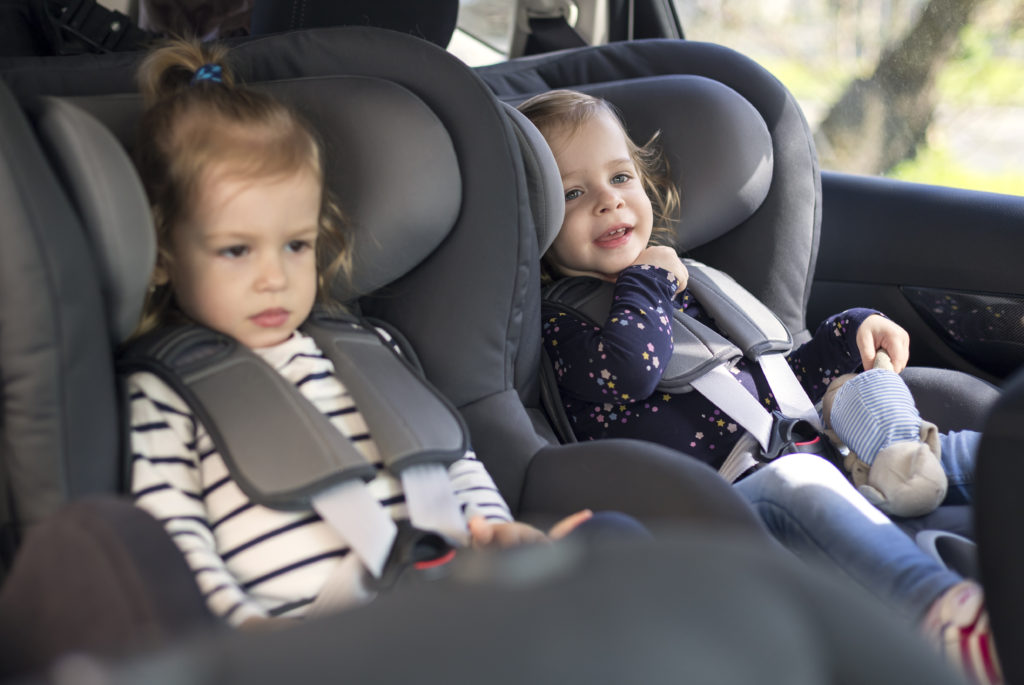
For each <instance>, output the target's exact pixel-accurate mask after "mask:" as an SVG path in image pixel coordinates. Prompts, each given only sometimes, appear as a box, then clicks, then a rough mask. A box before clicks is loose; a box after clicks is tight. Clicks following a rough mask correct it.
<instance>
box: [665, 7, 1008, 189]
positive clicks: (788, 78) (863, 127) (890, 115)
mask: <svg viewBox="0 0 1024 685" xmlns="http://www.w3.org/2000/svg"><path fill="white" fill-rule="evenodd" d="M674 1H675V3H676V9H677V12H678V14H679V17H680V21H681V23H682V24H683V28H684V31H685V34H686V37H687V38H689V39H692V40H708V41H712V42H717V43H722V44H724V45H727V46H729V47H732V48H735V49H737V50H739V51H741V52H743V53H744V54H746V55H748V56H750V57H752V58H753V59H755V60H757V61H758V62H759V63H761V64H762V65H763V66H765V67H766V68H767V69H768V70H769V71H771V72H772V73H774V74H775V75H776V76H777V77H778V78H779V79H780V80H781V81H782V82H783V83H785V84H786V86H787V87H788V88H789V89H790V90H791V91H792V92H793V93H794V95H795V96H796V98H797V99H798V100H799V101H800V104H801V106H802V108H803V110H804V112H805V114H806V116H807V119H808V121H809V123H810V125H811V128H812V130H814V131H815V139H816V142H817V145H818V153H819V156H820V158H821V163H822V167H823V168H825V169H834V170H839V171H850V172H854V173H865V174H880V175H887V176H893V177H896V178H902V179H907V180H913V181H920V182H925V183H935V184H940V185H951V186H958V187H969V188H976V189H981V190H992V191H998V192H1005V193H1013V194H1024V88H1021V87H1020V84H1021V83H1024V3H1020V2H1012V1H1010V0H988V1H985V0H982V1H980V2H976V1H974V0H871V1H869V2H864V1H862V0H856V1H854V0H810V1H808V2H793V1H791V0H777V1H774V2H763V1H762V0H674Z"/></svg>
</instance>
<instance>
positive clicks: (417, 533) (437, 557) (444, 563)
mask: <svg viewBox="0 0 1024 685" xmlns="http://www.w3.org/2000/svg"><path fill="white" fill-rule="evenodd" d="M396 524H397V526H398V534H397V535H396V536H395V542H394V544H393V545H392V546H391V553H390V554H389V555H388V558H387V561H385V562H384V571H383V572H382V573H381V575H380V578H377V579H375V580H373V589H374V590H375V591H377V592H386V591H388V590H391V589H393V588H395V587H396V586H397V585H398V584H400V583H401V584H405V583H409V582H421V581H431V580H437V579H439V578H443V577H444V576H446V575H447V574H448V564H449V562H451V561H452V560H453V559H455V554H456V549H455V548H454V547H452V546H451V545H450V544H448V542H447V541H446V540H445V539H444V538H443V537H441V536H440V535H438V534H437V533H431V532H427V531H424V530H420V529H419V528H416V527H414V526H413V525H412V523H410V522H409V521H408V520H403V521H397V522H396Z"/></svg>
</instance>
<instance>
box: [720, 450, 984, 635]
mask: <svg viewBox="0 0 1024 685" xmlns="http://www.w3.org/2000/svg"><path fill="white" fill-rule="evenodd" d="M972 436H974V437H972ZM947 445H948V447H947ZM976 446H977V434H976V433H973V434H972V433H969V432H964V433H951V434H950V435H949V436H942V461H943V466H944V468H945V470H946V471H947V473H948V475H949V478H950V491H951V494H950V495H947V500H948V499H950V497H954V498H955V497H961V496H967V497H968V498H969V496H970V484H971V479H972V475H971V474H973V472H974V467H973V465H974V449H975V448H976ZM954 483H955V487H954ZM735 488H736V489H737V490H738V491H739V493H740V494H741V495H743V497H744V498H745V499H746V500H747V501H749V502H750V503H751V504H752V505H753V507H754V509H755V510H756V511H757V512H758V514H759V515H760V516H761V518H762V520H764V522H765V524H766V526H767V527H768V530H769V532H771V534H772V535H773V536H774V537H775V538H776V539H778V540H779V541H780V542H781V543H782V544H783V545H784V546H786V547H787V548H789V549H790V550H791V551H792V552H794V553H795V554H796V555H797V556H799V557H801V558H804V559H807V560H810V561H814V562H819V563H820V562H825V563H828V564H831V565H832V566H834V567H836V568H837V569H839V570H840V571H842V572H843V573H845V574H846V575H848V576H849V577H850V578H851V579H853V580H854V581H855V582H857V583H858V584H860V585H861V586H863V587H864V588H865V589H867V590H868V591H869V592H871V593H872V594H874V595H875V596H877V597H879V598H880V599H881V600H882V601H883V602H885V603H887V604H890V605H894V606H896V607H897V608H898V609H901V611H902V613H905V614H906V615H907V616H909V617H912V618H915V619H917V618H920V617H922V616H923V615H924V613H925V612H926V611H927V610H928V608H929V607H930V606H931V605H932V602H934V601H935V600H936V599H937V598H938V597H939V596H940V595H941V594H942V593H943V592H945V591H946V590H948V589H949V588H950V587H952V586H953V585H954V584H956V583H958V582H959V581H960V580H961V579H960V577H959V576H958V575H956V574H955V573H953V572H952V571H950V570H949V569H947V568H946V567H945V566H943V565H942V564H940V563H939V562H938V561H936V560H935V559H933V558H932V557H931V556H929V555H928V554H926V553H925V552H924V551H923V550H921V548H919V547H918V546H917V544H916V543H915V542H914V541H913V540H912V539H911V538H910V537H908V536H907V534H906V533H904V532H903V531H902V530H900V529H899V528H898V527H897V526H896V524H894V523H893V522H892V521H891V520H890V519H889V518H888V517H887V516H886V515H885V514H883V513H882V512H881V511H879V510H878V509H876V508H875V507H874V506H873V505H872V504H871V503H870V502H868V501H867V500H866V499H864V497H863V496H861V494H860V493H859V492H857V490H856V489H855V488H854V487H853V485H851V484H850V482H849V481H848V480H847V479H846V476H844V475H843V474H842V473H841V472H840V471H839V470H838V469H837V468H835V467H834V466H833V465H832V464H830V463H829V462H827V461H825V460H824V459H822V458H821V457H818V456H815V455H811V454H790V455H786V456H784V457H779V458H778V459H776V460H774V461H772V462H771V463H770V464H768V465H767V466H765V467H764V468H762V469H760V470H759V471H756V472H754V473H753V474H751V475H750V476H747V477H746V478H744V479H743V480H741V481H739V482H738V483H736V485H735ZM954 489H955V492H954Z"/></svg>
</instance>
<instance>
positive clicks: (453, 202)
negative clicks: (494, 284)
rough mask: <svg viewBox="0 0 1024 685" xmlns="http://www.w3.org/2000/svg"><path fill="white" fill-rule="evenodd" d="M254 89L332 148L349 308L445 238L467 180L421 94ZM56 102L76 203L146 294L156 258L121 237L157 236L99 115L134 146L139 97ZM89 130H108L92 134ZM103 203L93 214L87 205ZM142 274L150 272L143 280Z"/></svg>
mask: <svg viewBox="0 0 1024 685" xmlns="http://www.w3.org/2000/svg"><path fill="white" fill-rule="evenodd" d="M253 87H254V88H261V89H265V90H268V91H270V92H271V93H273V94H274V95H275V96H277V97H280V98H282V99H283V100H285V101H286V102H289V103H291V104H292V105H293V106H294V107H295V109H296V110H297V111H299V112H301V114H302V115H303V116H304V117H305V118H306V120H307V121H309V122H310V124H311V125H312V126H313V128H314V129H315V130H316V131H317V132H318V134H319V136H320V138H321V140H322V141H323V144H324V148H325V152H326V155H325V156H326V172H327V176H326V179H327V187H328V188H329V189H330V190H331V192H332V193H333V194H334V196H335V197H336V199H337V200H338V202H339V204H340V205H341V208H342V212H343V214H344V216H345V220H346V222H347V223H348V224H349V226H350V227H351V228H352V240H353V245H352V250H353V268H352V271H351V274H350V276H351V277H350V278H346V277H341V278H339V279H337V281H336V282H335V283H333V284H332V285H331V290H332V293H333V294H334V296H335V297H337V298H338V299H339V300H341V301H343V302H348V301H350V300H352V299H355V298H356V297H358V296H359V295H361V294H365V293H369V292H372V291H374V290H376V289H377V288H379V287H381V286H383V285H385V284H387V283H390V282H391V281H393V280H395V279H396V278H398V277H400V276H402V275H404V274H405V273H407V272H408V271H409V270H410V269H412V268H413V267H414V266H416V265H417V264H419V263H420V262H421V261H422V260H423V259H424V258H426V257H427V255H429V254H430V253H431V252H432V251H433V250H434V248H436V247H437V246H438V245H439V244H440V243H441V241H442V240H444V238H445V236H447V234H448V232H449V231H450V230H451V228H452V226H453V225H454V224H455V221H456V219H457V218H458V215H459V210H460V207H461V203H462V179H461V175H460V173H459V166H458V161H457V159H456V155H455V150H454V147H453V145H452V141H451V138H450V137H449V136H448V133H447V131H446V130H445V128H444V125H443V124H442V123H441V121H440V120H439V119H438V118H437V116H436V115H435V114H434V113H433V112H432V111H431V110H430V109H429V108H428V107H427V106H426V105H425V104H424V103H423V102H422V101H421V100H420V99H419V98H418V97H416V96H415V95H413V94H412V93H411V92H410V91H408V90H406V89H405V88H403V87H402V86H399V85H397V84H395V83H393V82H391V81H385V80H381V79H375V78H369V77H361V76H330V77H311V78H302V79H294V80H284V81H276V82H272V83H266V84H257V85H254V86H253ZM52 103H53V106H52V107H50V110H51V111H52V117H53V118H54V119H56V120H57V121H58V122H60V123H59V124H58V125H54V126H48V127H47V131H49V129H51V128H53V129H55V133H53V134H49V133H47V135H51V138H52V140H51V149H53V150H55V151H56V155H55V156H58V157H59V158H62V161H61V165H62V166H67V167H68V168H70V169H73V170H74V171H72V172H70V173H67V174H65V180H66V181H67V182H69V184H70V185H71V187H72V192H73V194H75V195H76V197H78V198H83V199H79V200H78V202H79V205H80V207H81V208H83V209H82V212H83V220H84V221H86V223H87V224H88V225H89V230H90V231H91V232H93V234H94V238H96V239H95V240H94V243H95V244H96V245H97V248H98V249H99V250H100V251H102V252H104V255H103V256H102V261H103V265H104V267H105V270H106V271H107V274H108V276H109V277H110V278H111V283H112V287H113V288H114V289H115V290H121V289H127V290H130V291H131V293H135V294H136V295H137V297H141V295H140V294H138V293H141V292H144V291H145V287H144V286H145V282H146V280H147V279H148V277H149V271H150V269H151V268H152V257H150V258H149V260H148V261H146V262H144V263H143V260H141V259H140V257H139V256H138V253H137V252H135V251H134V248H132V250H133V251H132V252H131V254H125V249H127V248H125V247H123V246H122V245H121V244H120V241H123V240H125V239H127V238H134V237H137V234H139V233H144V234H145V235H146V236H151V235H152V232H153V231H152V225H151V223H150V222H149V210H148V206H147V204H146V200H145V194H144V191H143V190H142V187H141V186H140V185H139V182H138V179H137V177H136V176H135V173H134V168H133V167H132V166H131V163H130V161H129V160H128V159H127V157H125V156H124V155H123V150H121V151H120V152H121V153H122V154H120V155H114V154H111V153H110V151H109V150H107V149H105V148H108V147H110V141H112V140H113V138H111V136H110V134H109V133H108V132H107V131H106V130H103V129H104V126H102V125H100V124H99V122H97V121H95V120H94V119H93V118H92V117H90V116H89V114H91V115H94V116H95V117H97V118H98V119H100V120H102V122H103V124H105V125H106V127H107V128H109V129H111V130H112V131H113V132H114V134H115V135H116V136H117V138H119V139H120V142H121V145H122V146H124V147H125V148H129V149H130V148H131V146H132V145H133V144H134V133H133V129H134V125H135V121H136V120H137V118H138V114H139V112H140V100H139V98H138V96H124V95H115V96H96V97H80V98H68V99H66V100H60V99H53V100H52ZM79 107H81V108H82V109H84V110H88V112H89V114H86V113H85V112H83V111H81V110H80V109H78V108H79ZM90 126H92V127H94V128H97V129H99V130H100V131H101V133H102V134H103V135H95V136H93V135H92V134H91V133H89V131H90V130H91V129H90V128H89V127H90ZM62 131H63V134H61V132H62ZM93 146H95V148H96V149H95V150H93V149H91V148H92V147H93ZM118 158H120V159H118ZM124 177H130V178H131V182H126V181H124V180H123V178H124ZM93 206H95V207H96V209H95V211H93V210H90V211H88V212H87V211H86V210H85V209H84V207H89V208H91V207H93ZM142 209H145V211H144V212H143V211H142ZM140 214H144V215H145V217H146V218H145V221H143V219H141V218H140V216H139V215H140ZM140 227H147V228H146V230H140ZM148 249H152V248H148ZM154 253H155V252H154ZM132 255H135V256H134V257H132ZM139 268H143V270H144V271H145V278H143V279H141V281H140V280H139V274H138V273H136V271H137V270H138V269H139ZM125 270H131V278H128V277H124V278H122V277H120V276H119V274H121V272H123V271H125ZM122 275H123V274H122ZM119 298H120V299H125V300H128V299H130V298H129V296H128V293H127V292H121V293H119V294H118V295H117V296H115V297H114V299H112V300H108V301H118V299H119ZM132 302H134V300H133V301H132ZM117 309H118V310H120V313H119V314H118V319H119V320H131V321H132V326H134V322H135V321H137V318H138V308H137V306H135V307H134V308H133V307H131V306H126V307H121V306H119V307H117ZM129 330H131V329H130V328H129Z"/></svg>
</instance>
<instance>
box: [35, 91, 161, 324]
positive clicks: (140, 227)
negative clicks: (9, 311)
mask: <svg viewBox="0 0 1024 685" xmlns="http://www.w3.org/2000/svg"><path fill="white" fill-rule="evenodd" d="M38 129H39V134H40V138H41V140H42V141H43V143H44V145H45V146H46V147H47V148H48V152H49V155H50V157H51V159H52V160H53V162H54V167H55V169H56V171H57V173H58V175H59V176H60V177H61V180H62V182H63V183H64V187H65V188H66V189H67V190H68V192H69V193H70V194H71V199H72V202H73V203H74V204H75V207H76V208H77V210H78V213H79V216H80V217H81V220H82V223H83V224H84V226H85V230H86V232H87V234H88V236H89V239H90V244H91V245H92V247H93V256H94V258H95V260H96V263H97V264H98V266H99V269H98V271H99V278H100V289H101V292H102V293H103V298H104V301H105V302H106V304H107V311H106V314H107V328H108V330H109V332H110V335H111V339H112V340H113V341H115V342H120V341H121V340H124V339H125V338H127V337H128V335H129V334H130V333H131V332H132V331H133V330H134V329H135V326H136V325H137V324H138V322H139V315H140V313H141V312H142V303H143V299H144V297H145V294H146V288H147V286H148V284H149V278H150V274H151V273H152V270H153V265H154V264H155V262H156V234H155V233H154V230H153V220H152V215H151V214H150V210H149V203H148V202H147V201H146V193H145V191H144V190H143V188H142V184H141V182H140V181H139V177H138V176H137V175H136V173H135V167H134V166H133V164H132V162H131V160H130V159H129V157H128V155H127V153H126V152H125V150H124V149H123V147H122V146H121V145H120V144H119V143H118V141H117V139H116V138H115V137H114V135H113V134H112V133H111V132H110V130H109V129H108V128H107V127H105V126H104V125H103V124H101V123H100V122H99V121H97V120H96V119H95V118H94V117H92V116H90V115H89V114H87V113H86V112H85V111H83V110H82V109H79V108H78V107H76V106H74V105H73V104H71V102H69V101H65V100H61V99H60V98H45V99H44V100H43V103H42V105H41V109H40V112H39V116H38Z"/></svg>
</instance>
